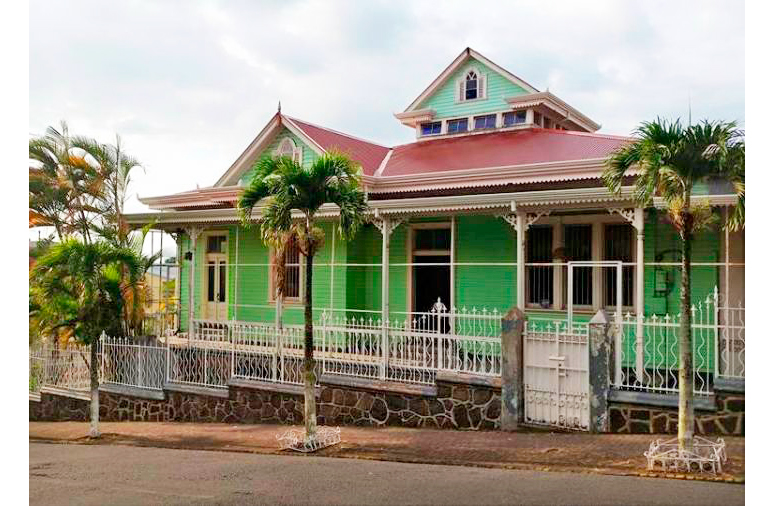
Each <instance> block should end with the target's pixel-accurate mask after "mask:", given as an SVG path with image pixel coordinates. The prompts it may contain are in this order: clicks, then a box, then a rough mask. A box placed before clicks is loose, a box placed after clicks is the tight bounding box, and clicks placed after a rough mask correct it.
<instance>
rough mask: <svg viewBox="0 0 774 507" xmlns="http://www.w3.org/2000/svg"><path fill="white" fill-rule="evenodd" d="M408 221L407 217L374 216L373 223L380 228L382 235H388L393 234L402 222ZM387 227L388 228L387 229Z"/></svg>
mask: <svg viewBox="0 0 774 507" xmlns="http://www.w3.org/2000/svg"><path fill="white" fill-rule="evenodd" d="M405 222H407V219H405V218H395V219H392V218H376V217H374V218H372V219H371V223H372V224H374V225H375V226H376V228H377V229H379V232H381V233H382V235H384V234H385V232H386V234H387V237H390V236H392V232H393V231H394V230H395V229H396V228H397V227H398V226H399V225H400V224H402V223H405ZM385 225H386V227H385ZM385 229H386V230H385Z"/></svg>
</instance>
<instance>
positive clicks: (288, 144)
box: [275, 137, 303, 164]
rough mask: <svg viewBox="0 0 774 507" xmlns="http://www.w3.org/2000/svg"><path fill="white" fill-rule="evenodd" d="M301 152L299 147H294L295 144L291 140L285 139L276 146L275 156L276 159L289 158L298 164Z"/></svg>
mask: <svg viewBox="0 0 774 507" xmlns="http://www.w3.org/2000/svg"><path fill="white" fill-rule="evenodd" d="M301 150H302V148H301V147H300V146H296V143H295V142H294V141H293V139H291V138H289V137H286V138H284V139H283V140H282V141H280V143H279V146H277V150H276V151H275V155H277V156H278V157H290V158H292V159H293V161H294V162H297V163H299V164H300V163H301V160H302V158H301V157H302V154H303V152H302V151H301Z"/></svg>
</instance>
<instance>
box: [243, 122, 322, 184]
mask: <svg viewBox="0 0 774 507" xmlns="http://www.w3.org/2000/svg"><path fill="white" fill-rule="evenodd" d="M287 138H289V139H292V140H293V142H294V143H295V145H296V149H299V148H300V149H301V164H302V165H304V166H309V165H310V164H312V163H313V162H314V161H315V160H316V159H317V153H316V152H315V151H314V150H313V149H312V148H311V147H310V146H309V145H308V144H306V143H305V142H304V141H303V140H302V139H301V138H300V137H298V136H297V135H295V134H294V133H293V132H291V131H290V130H288V128H287V127H285V126H283V127H282V128H281V129H280V131H279V132H278V133H277V134H276V135H275V136H274V139H272V141H271V143H269V145H268V146H267V147H266V148H265V149H264V150H263V151H262V152H261V153H259V154H258V155H257V156H256V157H255V160H254V161H253V162H252V163H251V164H250V168H249V169H248V170H247V171H245V172H244V174H242V175H241V176H240V177H239V185H240V186H245V185H246V184H247V183H248V182H249V181H250V179H251V178H252V176H253V173H254V170H253V165H255V163H256V162H257V161H258V160H260V159H261V157H263V156H264V155H270V156H274V155H275V154H276V152H277V149H278V148H279V145H280V143H282V142H283V141H284V140H285V139H287Z"/></svg>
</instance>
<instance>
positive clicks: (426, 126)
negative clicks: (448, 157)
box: [421, 121, 441, 136]
mask: <svg viewBox="0 0 774 507" xmlns="http://www.w3.org/2000/svg"><path fill="white" fill-rule="evenodd" d="M421 128H422V135H423V136H434V135H437V134H440V133H441V122H439V121H434V122H429V123H423V124H422V125H421Z"/></svg>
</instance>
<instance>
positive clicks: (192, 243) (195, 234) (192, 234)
mask: <svg viewBox="0 0 774 507" xmlns="http://www.w3.org/2000/svg"><path fill="white" fill-rule="evenodd" d="M202 230H203V229H202V228H201V227H188V228H187V229H186V230H185V232H186V233H187V234H188V246H189V247H190V251H191V260H190V262H189V263H188V339H189V340H190V339H191V337H192V335H193V330H194V323H193V321H194V292H195V291H194V285H195V282H194V280H195V278H194V270H195V269H196V242H197V240H198V239H199V235H200V234H201V233H202Z"/></svg>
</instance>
